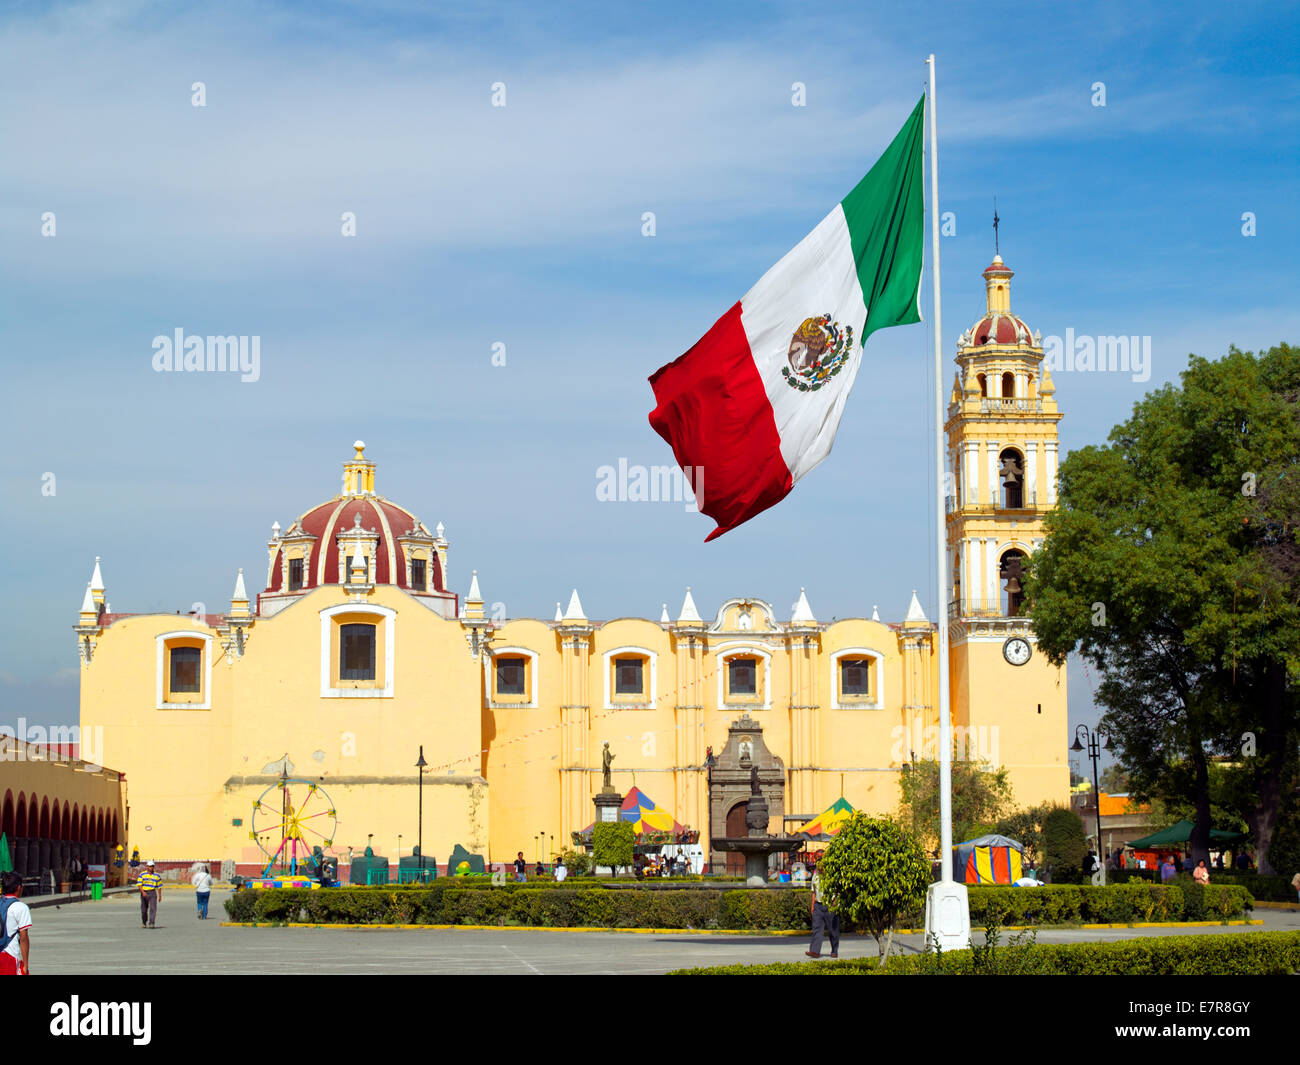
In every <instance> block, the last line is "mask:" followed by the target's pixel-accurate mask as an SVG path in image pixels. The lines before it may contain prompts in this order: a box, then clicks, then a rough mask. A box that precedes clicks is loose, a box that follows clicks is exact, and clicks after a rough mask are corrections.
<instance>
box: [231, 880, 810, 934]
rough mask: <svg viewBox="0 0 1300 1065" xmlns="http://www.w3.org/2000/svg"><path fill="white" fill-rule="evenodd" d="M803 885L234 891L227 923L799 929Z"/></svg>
mask: <svg viewBox="0 0 1300 1065" xmlns="http://www.w3.org/2000/svg"><path fill="white" fill-rule="evenodd" d="M810 902H811V899H810V895H809V892H808V891H807V890H806V889H795V890H782V891H769V890H764V889H757V890H744V889H739V888H737V889H734V890H730V891H719V890H701V889H699V888H682V889H679V890H676V891H663V890H637V889H635V888H634V889H632V890H626V889H622V890H620V889H617V888H614V889H611V888H604V887H592V888H585V887H576V888H570V887H567V886H565V885H563V884H551V885H546V886H538V887H531V886H529V885H527V884H515V885H503V886H501V887H498V888H496V889H495V890H484V889H483V888H481V887H479V886H478V885H475V886H472V887H470V886H462V885H459V884H457V883H455V881H443V882H441V883H439V882H435V884H433V885H430V886H429V887H396V888H387V887H375V888H345V889H339V890H330V889H327V890H321V891H310V890H298V889H284V890H280V889H276V890H271V891H255V890H248V891H240V892H236V893H235V894H234V895H233V896H232V897H231V898H229V899H227V900H226V913H228V914H229V915H230V919H231V920H233V921H266V922H290V921H294V922H305V923H309V924H485V925H522V926H532V927H544V928H573V927H582V926H585V927H593V926H595V927H605V928H727V929H746V928H753V929H781V930H786V929H805V928H808V927H809V906H810Z"/></svg>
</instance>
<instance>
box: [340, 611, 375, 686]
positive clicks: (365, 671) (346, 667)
mask: <svg viewBox="0 0 1300 1065" xmlns="http://www.w3.org/2000/svg"><path fill="white" fill-rule="evenodd" d="M374 679H375V627H374V626H373V625H340V626H339V680H374Z"/></svg>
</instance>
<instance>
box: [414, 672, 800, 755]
mask: <svg viewBox="0 0 1300 1065" xmlns="http://www.w3.org/2000/svg"><path fill="white" fill-rule="evenodd" d="M719 672H720V667H719V668H715V669H713V670H712V671H710V672H709V673H706V674H704V675H703V676H701V677H700V678H699V679H698V680H694V681H687V682H686V683H685V684H681V685H678V686H677V687H676V688H674V689H672V690H670V691H666V692H664V693H663V694H662V695H659V696H656V697H655V699H654V700H653V701H654V703H656V704H658V703H661V702H663V701H664V700H666V699H671V698H674V697H675V696H677V695H678V694H680V693H681V692H682V691H684V690H685V689H687V688H689V687H690V686H691V685H693V684H703V683H704V682H705V681H707V680H709V679H711V678H713V677H716V676H717V675H718V673H719ZM799 694H800V695H802V694H803V691H800V693H799ZM657 708H658V707H657V705H656V709H657ZM645 709H646V707H645V704H644V703H638V704H636V705H635V706H618V707H614V708H613V709H610V710H602V711H600V712H598V713H592V714H591V715H590V719H591V722H592V723H593V724H594V723H595V722H596V721H600V720H603V719H604V718H607V717H613V716H614V715H615V714H626V713H636V712H637V711H644V710H645ZM569 724H570V722H568V721H556V722H553V723H552V724H550V725H542V726H540V727H539V728H535V729H532V730H530V731H528V732H523V733H520V734H519V735H518V736H514V737H512V738H511V739H508V740H502V741H501V742H500V743H498V744H496V749H497V750H500V749H501V748H502V747H510V746H512V745H513V744H516V743H522V742H523V741H524V740H529V739H532V738H533V737H534V736H540V735H543V734H544V733H547V732H553V731H554V730H555V729H558V728H565V727H566V726H568V725H569ZM701 727H703V723H701ZM681 728H682V726H681V725H673V726H671V727H668V728H661V729H647V730H646V731H645V732H644V733H643V735H646V734H649V735H658V734H659V733H661V732H677V731H680V730H681ZM491 751H492V748H490V747H484V748H483V749H482V750H480V751H478V752H476V753H474V754H467V755H465V756H463V757H461V758H454V759H452V760H451V761H449V762H442V763H441V764H439V765H435V766H430V767H429V771H430V772H435V773H436V772H439V771H440V770H444V769H445V770H447V771H448V772H454V771H455V767H456V766H458V765H462V764H464V763H465V762H473V761H474V760H475V759H477V758H481V757H482V756H483V755H485V754H490V753H491ZM558 757H559V755H558V754H557V755H552V756H551V757H550V759H548V761H554V760H555V759H556V758H558ZM535 760H536V759H533V758H525V759H524V760H523V761H522V762H513V763H512V762H505V763H498V764H495V765H494V768H496V769H509V768H510V767H511V766H519V765H527V764H528V763H530V762H532V761H535ZM593 772H594V770H593Z"/></svg>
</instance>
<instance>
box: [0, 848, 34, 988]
mask: <svg viewBox="0 0 1300 1065" xmlns="http://www.w3.org/2000/svg"><path fill="white" fill-rule="evenodd" d="M0 890H3V892H4V898H3V899H0V976H27V975H28V974H29V973H30V972H31V969H30V965H31V953H32V947H31V943H30V942H29V941H28V938H27V929H29V928H31V926H32V911H31V910H29V909H28V908H27V903H25V902H23V901H21V896H22V893H23V878H22V877H21V876H19V875H18V874H17V873H13V872H9V873H5V874H4V877H3V887H2V888H0Z"/></svg>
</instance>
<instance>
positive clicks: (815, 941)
mask: <svg viewBox="0 0 1300 1065" xmlns="http://www.w3.org/2000/svg"><path fill="white" fill-rule="evenodd" d="M809 868H810V869H811V870H812V871H813V877H812V943H811V944H810V945H809V947H808V949H807V950H805V951H804V953H805V954H807V955H808V957H810V958H820V957H821V956H822V936H823V935H825V934H828V933H829V935H830V938H831V954H830V956H831V957H832V958H838V957H839V956H840V915H839V914H837V913H835V912H834V911H833V910H831V909H830V908H829V907H828V906H827V905H826V898H825V896H824V895H822V874H821V871H820V870H819V869H818V868H817V866H815V865H811V864H810V865H809Z"/></svg>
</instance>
